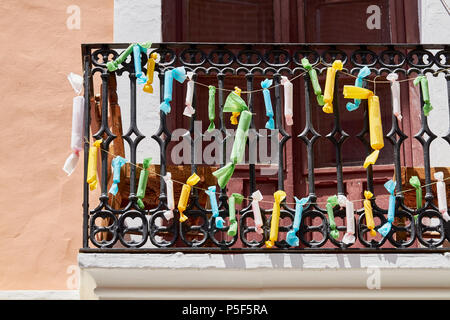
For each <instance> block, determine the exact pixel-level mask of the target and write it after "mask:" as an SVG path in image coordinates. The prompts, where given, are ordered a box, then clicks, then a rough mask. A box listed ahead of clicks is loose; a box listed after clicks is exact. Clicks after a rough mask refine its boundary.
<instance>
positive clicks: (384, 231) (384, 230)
mask: <svg viewBox="0 0 450 320" xmlns="http://www.w3.org/2000/svg"><path fill="white" fill-rule="evenodd" d="M396 185H397V183H396V182H395V181H393V180H389V181H388V182H386V183H385V184H384V187H385V188H386V190H387V191H388V192H389V208H388V216H387V220H388V221H387V222H386V223H385V224H383V225H382V226H381V227H380V228H379V229H378V232H379V233H380V234H381V235H382V236H383V237H386V236H387V235H388V234H389V232H391V229H392V224H393V223H394V218H395V195H394V192H395V186H396Z"/></svg>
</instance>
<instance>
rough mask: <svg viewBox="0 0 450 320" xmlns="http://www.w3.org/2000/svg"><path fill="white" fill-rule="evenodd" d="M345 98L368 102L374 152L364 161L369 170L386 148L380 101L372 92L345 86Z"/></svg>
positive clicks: (371, 141) (371, 143)
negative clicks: (381, 151)
mask: <svg viewBox="0 0 450 320" xmlns="http://www.w3.org/2000/svg"><path fill="white" fill-rule="evenodd" d="M344 98H351V99H367V100H368V105H369V132H370V146H371V147H372V149H374V151H373V152H372V153H371V154H370V155H369V156H368V157H367V158H366V160H365V161H364V168H367V167H368V166H369V165H371V164H375V162H376V161H377V159H378V155H379V154H380V150H381V149H382V148H383V147H384V140H383V127H382V125H381V112H380V100H379V98H378V96H376V95H374V94H373V92H372V91H370V90H368V89H364V88H359V87H355V86H344Z"/></svg>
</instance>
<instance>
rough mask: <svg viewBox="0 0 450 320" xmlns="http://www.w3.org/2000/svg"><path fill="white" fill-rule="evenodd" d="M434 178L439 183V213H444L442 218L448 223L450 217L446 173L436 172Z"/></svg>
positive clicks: (437, 187) (437, 188) (437, 185)
mask: <svg viewBox="0 0 450 320" xmlns="http://www.w3.org/2000/svg"><path fill="white" fill-rule="evenodd" d="M434 178H435V179H436V180H437V181H438V182H437V184H436V190H437V200H438V208H439V212H440V213H442V218H443V219H444V220H445V221H446V222H449V221H450V215H449V214H448V208H447V190H446V188H445V182H444V173H443V172H442V171H439V172H435V173H434Z"/></svg>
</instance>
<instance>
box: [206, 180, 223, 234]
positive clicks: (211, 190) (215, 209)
mask: <svg viewBox="0 0 450 320" xmlns="http://www.w3.org/2000/svg"><path fill="white" fill-rule="evenodd" d="M205 193H206V194H207V195H208V196H209V202H210V203H211V212H212V216H213V218H214V219H215V222H216V227H217V228H219V229H222V228H223V224H224V220H223V218H222V217H219V206H218V205H217V199H216V186H211V187H208V190H206V191H205Z"/></svg>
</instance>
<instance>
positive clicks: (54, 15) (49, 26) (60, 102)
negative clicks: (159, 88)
mask: <svg viewBox="0 0 450 320" xmlns="http://www.w3.org/2000/svg"><path fill="white" fill-rule="evenodd" d="M72 5H76V6H78V8H79V10H80V11H79V12H80V18H81V20H80V21H81V24H80V29H72V30H71V29H69V28H68V27H67V19H68V18H69V17H70V16H71V15H72V14H73V13H74V12H69V13H67V10H68V8H69V7H70V6H72ZM113 5H114V2H113V1H112V0H109V1H89V0H75V1H74V0H59V1H43V0H41V1H33V0H17V1H1V2H0V17H1V19H0V29H1V30H3V31H2V32H1V33H0V42H1V44H2V50H1V51H0V60H1V61H2V62H3V63H2V72H1V73H0V82H1V84H2V85H1V87H0V96H1V97H2V98H1V100H2V103H1V117H0V136H1V139H0V146H1V147H0V150H1V161H0V166H1V168H0V170H1V183H0V208H1V214H0V236H1V241H0V253H1V254H0V290H22V289H26V290H66V289H69V288H68V287H67V281H68V279H69V278H70V277H71V276H73V273H71V272H72V271H73V270H74V269H71V268H70V266H74V267H75V266H76V265H77V253H78V249H79V248H80V246H81V244H82V240H81V225H82V211H81V210H82V208H81V199H82V180H83V169H82V165H83V164H82V163H81V162H80V163H79V164H78V167H77V169H76V170H75V172H74V173H73V174H72V175H71V176H70V177H67V175H66V174H65V172H64V171H63V170H62V166H63V164H64V161H65V159H66V157H67V156H68V155H69V154H70V134H71V121H72V120H71V119H72V99H73V97H74V95H75V93H74V91H73V89H72V88H71V86H70V84H69V82H68V81H67V75H68V74H69V73H70V72H74V73H77V74H81V72H82V63H81V49H80V44H81V43H86V42H111V41H112V40H113V22H112V20H113ZM74 8H75V7H74ZM75 9H76V8H75ZM75 12H76V11H75ZM94 194H95V192H93V195H94ZM71 270H72V271H71ZM72 289H73V288H72Z"/></svg>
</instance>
